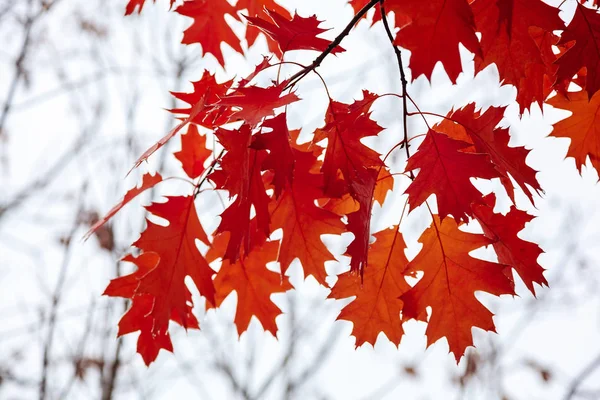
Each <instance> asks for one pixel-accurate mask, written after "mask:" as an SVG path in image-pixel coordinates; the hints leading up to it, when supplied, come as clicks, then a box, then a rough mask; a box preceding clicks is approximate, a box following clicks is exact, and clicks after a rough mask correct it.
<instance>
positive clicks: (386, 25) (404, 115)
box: [379, 0, 415, 180]
mask: <svg viewBox="0 0 600 400" xmlns="http://www.w3.org/2000/svg"><path fill="white" fill-rule="evenodd" d="M384 1H385V0H379V9H380V10H381V19H382V21H383V26H384V28H385V32H386V33H387V36H388V39H390V43H391V44H392V47H393V48H394V53H395V54H396V61H397V62H398V69H399V70H400V83H401V84H402V108H403V109H402V125H403V129H404V138H403V139H402V146H404V149H405V150H406V160H407V161H408V159H409V158H410V150H409V145H408V125H407V120H408V109H407V101H406V98H407V97H408V96H407V92H406V86H407V85H408V82H407V81H406V74H405V73H404V66H403V64H402V53H401V52H400V49H399V48H398V46H396V45H395V44H394V35H393V34H392V30H391V29H390V24H389V23H388V20H387V15H386V13H385V6H384V5H383V3H384ZM408 174H409V176H410V179H412V180H414V179H415V175H414V174H413V172H412V171H408Z"/></svg>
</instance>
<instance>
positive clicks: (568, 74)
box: [556, 4, 600, 100]
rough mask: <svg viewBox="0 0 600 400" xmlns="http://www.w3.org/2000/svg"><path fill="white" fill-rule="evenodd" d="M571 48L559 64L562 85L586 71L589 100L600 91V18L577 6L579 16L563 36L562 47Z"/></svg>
mask: <svg viewBox="0 0 600 400" xmlns="http://www.w3.org/2000/svg"><path fill="white" fill-rule="evenodd" d="M571 41H575V44H574V45H573V46H571V47H570V48H569V49H568V50H567V51H566V52H565V53H564V54H563V55H562V56H561V57H560V58H559V59H558V60H556V64H557V65H558V71H557V78H558V81H559V82H561V81H570V80H571V78H573V76H574V75H575V74H577V73H578V72H579V70H580V69H581V68H584V67H585V68H586V78H585V87H584V89H585V90H586V91H587V95H588V100H589V99H591V98H592V96H593V95H594V94H595V93H596V92H597V91H598V90H599V89H600V71H599V69H598V64H599V63H600V14H598V11H597V10H593V9H590V8H587V7H584V6H582V5H581V4H577V8H576V9H575V15H574V16H573V19H572V20H571V22H570V23H569V25H568V26H567V27H566V29H565V30H564V32H563V33H562V35H561V38H560V42H559V43H558V44H559V45H565V44H567V43H569V42H571Z"/></svg>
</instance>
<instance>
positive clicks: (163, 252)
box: [133, 196, 215, 334]
mask: <svg viewBox="0 0 600 400" xmlns="http://www.w3.org/2000/svg"><path fill="white" fill-rule="evenodd" d="M146 209H147V210H148V211H149V212H150V213H151V214H153V215H154V216H156V217H160V218H163V219H165V220H166V221H168V225H166V226H164V225H159V224H156V223H154V222H152V221H150V220H147V227H146V230H145V231H144V232H142V235H141V236H140V238H139V239H138V240H136V241H135V242H134V243H133V246H135V247H137V248H138V249H140V250H141V251H142V252H153V253H156V254H157V255H158V256H159V263H158V265H157V266H156V267H155V268H153V269H152V270H151V271H149V272H148V273H147V274H145V275H144V276H143V277H141V278H140V284H139V286H138V288H137V289H136V294H150V295H152V296H154V299H155V300H154V305H153V307H152V311H151V313H150V315H151V316H152V318H154V325H153V327H152V332H153V333H154V334H159V333H162V332H165V331H166V330H167V329H168V322H169V319H171V315H172V314H175V315H176V317H177V318H178V319H179V320H180V321H181V325H182V326H184V327H186V328H187V327H189V326H190V319H189V311H188V304H189V303H190V302H191V295H190V292H189V290H188V288H187V287H186V283H185V278H186V277H187V276H189V277H190V278H191V280H192V282H194V285H196V287H197V288H198V291H199V292H200V294H201V295H202V296H204V297H206V300H207V301H208V302H209V303H210V304H214V303H215V288H214V285H213V281H212V276H213V275H214V273H215V272H214V271H213V270H212V269H211V268H210V267H209V266H208V263H207V262H206V260H205V259H204V257H203V256H202V254H201V253H200V250H198V246H197V244H196V240H200V241H202V242H204V243H206V244H208V243H209V242H208V238H207V236H206V233H205V232H204V229H203V228H202V225H200V221H199V220H198V214H197V212H196V206H195V204H194V197H193V196H174V197H167V201H166V202H165V203H153V204H151V205H149V206H147V207H146ZM191 323H193V321H191Z"/></svg>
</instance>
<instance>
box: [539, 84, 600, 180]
mask: <svg viewBox="0 0 600 400" xmlns="http://www.w3.org/2000/svg"><path fill="white" fill-rule="evenodd" d="M567 95H568V97H565V96H563V95H561V94H557V95H556V96H554V97H552V98H551V99H550V100H548V101H547V103H548V104H550V105H551V106H552V107H556V108H560V109H563V110H567V111H570V112H572V113H573V114H572V115H571V116H569V117H567V118H566V119H564V120H562V121H559V122H557V123H556V124H554V130H553V131H552V133H551V135H552V136H554V137H559V138H561V137H562V138H569V139H571V144H570V145H569V151H568V152H567V157H573V158H574V159H575V165H576V166H577V168H578V169H579V170H580V171H581V170H582V167H583V166H584V165H585V162H586V159H587V157H589V158H590V161H591V162H592V166H593V167H594V168H595V169H596V171H600V93H598V92H596V94H595V95H594V96H593V97H592V99H591V100H590V101H588V95H587V93H586V92H585V91H579V92H570V93H567Z"/></svg>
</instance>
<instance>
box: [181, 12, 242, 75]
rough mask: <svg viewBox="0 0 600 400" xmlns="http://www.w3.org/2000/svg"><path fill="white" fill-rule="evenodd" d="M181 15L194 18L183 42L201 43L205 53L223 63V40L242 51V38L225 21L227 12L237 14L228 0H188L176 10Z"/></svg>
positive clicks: (232, 14)
mask: <svg viewBox="0 0 600 400" xmlns="http://www.w3.org/2000/svg"><path fill="white" fill-rule="evenodd" d="M175 11H176V12H178V13H179V14H181V15H185V16H186V17H190V18H193V19H194V22H193V23H192V25H191V26H190V27H189V28H187V29H186V30H185V32H184V33H183V40H182V41H181V43H183V44H193V43H199V44H200V45H201V46H202V51H203V52H204V53H210V54H212V55H213V56H215V58H216V59H217V61H218V62H219V64H221V65H222V66H224V65H225V59H224V58H223V53H222V52H221V42H225V43H227V44H228V45H229V46H231V48H232V49H233V50H235V51H237V52H239V53H242V52H243V51H242V47H241V46H240V39H239V38H238V37H237V36H236V35H235V33H234V32H233V30H232V29H231V27H230V26H229V25H228V24H227V22H226V21H225V14H229V15H231V16H235V15H236V11H235V8H234V7H233V6H232V5H231V4H229V2H228V1H227V0H219V1H214V0H213V1H209V0H186V1H185V2H184V3H183V4H182V5H180V6H179V7H177V9H176V10H175Z"/></svg>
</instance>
